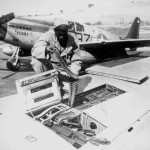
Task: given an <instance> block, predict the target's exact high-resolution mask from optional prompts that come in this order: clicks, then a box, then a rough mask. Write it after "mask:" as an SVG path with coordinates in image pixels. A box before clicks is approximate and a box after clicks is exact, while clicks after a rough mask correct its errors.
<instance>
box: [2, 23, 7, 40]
mask: <svg viewBox="0 0 150 150" xmlns="http://www.w3.org/2000/svg"><path fill="white" fill-rule="evenodd" d="M6 32H7V31H6V28H4V27H3V26H0V40H1V41H3V40H4V39H5V36H6Z"/></svg>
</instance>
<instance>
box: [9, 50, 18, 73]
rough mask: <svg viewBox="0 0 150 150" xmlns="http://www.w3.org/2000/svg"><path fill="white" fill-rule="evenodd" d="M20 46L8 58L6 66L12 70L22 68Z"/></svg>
mask: <svg viewBox="0 0 150 150" xmlns="http://www.w3.org/2000/svg"><path fill="white" fill-rule="evenodd" d="M19 52H20V47H17V49H16V51H15V52H14V53H13V55H12V56H11V57H10V58H9V59H8V61H7V63H6V66H7V68H8V69H9V70H11V71H18V70H19V69H20V60H19Z"/></svg>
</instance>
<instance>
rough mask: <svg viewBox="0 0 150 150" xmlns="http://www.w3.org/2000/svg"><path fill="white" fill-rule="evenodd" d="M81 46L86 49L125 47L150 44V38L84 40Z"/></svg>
mask: <svg viewBox="0 0 150 150" xmlns="http://www.w3.org/2000/svg"><path fill="white" fill-rule="evenodd" d="M79 46H80V48H85V49H99V48H104V49H109V50H110V49H123V48H137V47H147V46H150V39H127V40H109V41H103V42H82V43H79Z"/></svg>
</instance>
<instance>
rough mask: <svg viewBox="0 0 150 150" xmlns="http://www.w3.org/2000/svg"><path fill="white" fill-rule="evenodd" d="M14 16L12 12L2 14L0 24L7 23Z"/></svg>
mask: <svg viewBox="0 0 150 150" xmlns="http://www.w3.org/2000/svg"><path fill="white" fill-rule="evenodd" d="M14 18H15V15H14V13H9V14H7V15H4V16H2V17H0V25H2V24H5V23H7V22H9V21H10V20H12V19H14Z"/></svg>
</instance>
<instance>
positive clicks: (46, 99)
mask: <svg viewBox="0 0 150 150" xmlns="http://www.w3.org/2000/svg"><path fill="white" fill-rule="evenodd" d="M79 82H80V81H79ZM68 84H70V83H68ZM76 84H78V82H76V83H75V84H71V85H73V86H76ZM16 86H17V91H18V94H20V96H21V97H22V99H23V100H24V102H25V111H26V114H27V115H29V116H30V117H33V118H34V119H35V120H37V121H39V122H40V123H42V124H43V126H45V127H47V128H49V129H51V130H53V131H54V132H56V133H57V134H58V135H59V136H61V137H62V138H64V139H65V140H66V141H67V142H69V143H70V144H72V145H73V146H74V147H76V148H80V147H81V146H83V145H84V144H86V143H87V142H91V141H92V142H93V141H94V142H95V144H109V141H107V140H106V139H103V140H101V139H96V135H98V134H100V133H101V132H103V130H105V129H106V128H107V126H106V125H105V124H103V123H101V120H100V119H99V120H96V119H94V118H92V117H91V116H90V114H86V113H85V112H84V110H85V109H88V108H89V107H94V106H96V105H99V104H100V103H102V102H105V101H107V100H111V99H112V98H114V97H116V96H119V95H121V94H123V93H125V91H123V90H121V89H118V88H116V87H114V86H112V85H109V84H103V85H100V86H98V87H96V88H94V89H91V90H88V91H85V92H82V93H79V94H77V95H74V96H75V97H74V98H73V99H70V97H73V96H72V95H69V94H68V93H66V94H68V95H67V97H66V98H64V97H63V96H62V93H63V92H62V91H61V90H62V88H61V87H60V85H59V79H58V73H57V71H55V70H53V71H48V72H44V73H41V74H38V75H33V76H31V77H26V78H24V79H20V80H17V81H16ZM68 90H69V91H70V90H75V89H74V88H71V87H70V89H68ZM74 92H75V91H74ZM74 92H72V91H70V92H69V93H70V94H73V93H74ZM70 100H71V101H73V102H72V105H71V106H70V105H69V104H70V102H69V101H70ZM95 139H96V140H95Z"/></svg>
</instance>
